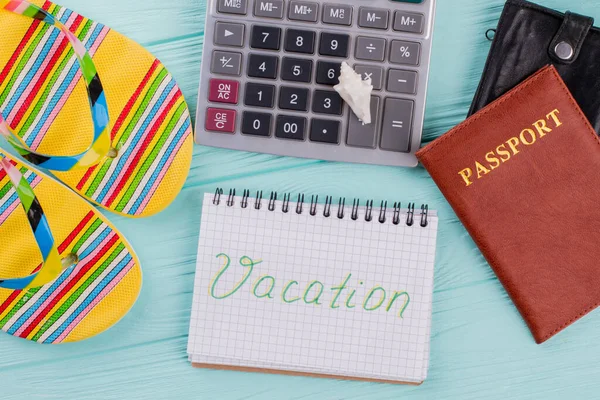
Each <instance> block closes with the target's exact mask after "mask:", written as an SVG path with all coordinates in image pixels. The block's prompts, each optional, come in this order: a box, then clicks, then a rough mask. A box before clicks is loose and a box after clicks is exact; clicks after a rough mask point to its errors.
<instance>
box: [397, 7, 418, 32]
mask: <svg viewBox="0 0 600 400" xmlns="http://www.w3.org/2000/svg"><path fill="white" fill-rule="evenodd" d="M424 21H425V17H424V16H423V14H415V13H410V12H406V11H396V14H395V15H394V30H395V31H398V32H410V33H423V22H424Z"/></svg>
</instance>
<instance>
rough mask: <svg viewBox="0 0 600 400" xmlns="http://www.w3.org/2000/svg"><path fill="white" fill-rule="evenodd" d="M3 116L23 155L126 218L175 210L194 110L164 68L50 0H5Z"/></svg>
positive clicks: (1, 25) (0, 30)
mask: <svg viewBox="0 0 600 400" xmlns="http://www.w3.org/2000/svg"><path fill="white" fill-rule="evenodd" d="M100 77H101V80H100ZM88 106H89V107H91V113H90V110H89V108H88ZM0 114H2V115H3V116H4V118H5V120H6V122H7V123H5V124H4V129H2V126H0V133H1V134H2V135H4V136H5V137H6V138H7V139H8V140H9V142H10V143H11V145H13V146H14V147H15V148H16V149H17V151H18V152H19V153H20V154H21V155H22V156H23V157H24V158H26V159H27V160H28V161H30V162H31V163H33V164H35V165H38V166H40V167H41V168H45V169H48V170H51V171H52V172H53V173H54V174H55V176H57V177H58V178H59V179H60V180H62V181H63V182H64V183H66V184H67V185H68V186H70V187H71V188H73V189H74V190H75V191H77V192H78V193H79V194H81V195H82V196H84V197H85V198H86V199H88V200H90V201H91V202H94V203H96V204H98V205H100V206H102V207H104V208H106V209H108V210H110V211H113V212H116V213H119V214H121V215H124V216H129V217H144V216H149V215H152V214H155V213H157V212H159V211H161V210H163V209H164V208H166V207H167V206H168V205H169V204H170V203H171V202H172V201H173V199H174V198H175V197H176V196H177V194H178V193H179V191H180V190H181V188H182V186H183V184H184V181H185V179H186V177H187V174H188V171H189V167H190V164H191V158H192V149H193V139H192V125H191V120H190V113H189V110H188V107H187V104H186V103H185V100H184V98H183V95H182V93H181V91H180V89H179V87H178V86H177V84H176V83H175V81H174V79H173V77H172V76H171V75H170V74H169V73H168V72H167V70H166V69H165V67H164V66H163V65H162V64H161V63H160V62H159V61H158V60H157V59H156V58H155V57H153V56H152V55H151V54H150V53H148V52H147V51H146V50H144V49H143V48H142V47H141V46H140V45H138V44H137V43H135V42H133V41H131V40H129V39H127V38H126V37H124V36H123V35H121V34H119V33H117V32H115V31H113V30H111V29H109V28H107V27H106V26H104V25H101V24H99V23H96V22H94V21H92V20H89V19H87V18H84V17H82V16H81V15H78V14H76V13H75V12H73V11H71V10H68V9H66V8H64V7H60V6H58V5H55V4H53V3H51V2H49V1H44V0H33V1H31V2H27V1H24V0H0ZM73 154H74V155H73Z"/></svg>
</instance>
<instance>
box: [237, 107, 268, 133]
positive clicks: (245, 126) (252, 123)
mask: <svg viewBox="0 0 600 400" xmlns="http://www.w3.org/2000/svg"><path fill="white" fill-rule="evenodd" d="M271 120H272V114H265V113H257V112H250V111H244V114H243V115H242V133H245V134H247V135H256V136H269V135H270V134H271Z"/></svg>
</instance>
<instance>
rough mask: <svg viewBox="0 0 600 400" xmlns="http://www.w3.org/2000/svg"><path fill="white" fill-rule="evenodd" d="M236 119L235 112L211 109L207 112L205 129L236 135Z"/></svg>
mask: <svg viewBox="0 0 600 400" xmlns="http://www.w3.org/2000/svg"><path fill="white" fill-rule="evenodd" d="M235 117H236V112H235V111H234V110H224V109H221V108H209V109H208V110H206V121H205V128H206V130H207V131H211V132H223V133H234V132H235Z"/></svg>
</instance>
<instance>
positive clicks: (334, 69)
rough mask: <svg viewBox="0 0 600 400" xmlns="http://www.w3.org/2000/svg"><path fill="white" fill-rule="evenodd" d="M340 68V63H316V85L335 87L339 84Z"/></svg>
mask: <svg viewBox="0 0 600 400" xmlns="http://www.w3.org/2000/svg"><path fill="white" fill-rule="evenodd" d="M341 68H342V64H341V63H335V62H328V61H319V62H318V63H317V83H319V84H321V85H330V86H333V85H337V84H338V83H340V80H339V76H340V73H341Z"/></svg>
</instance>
